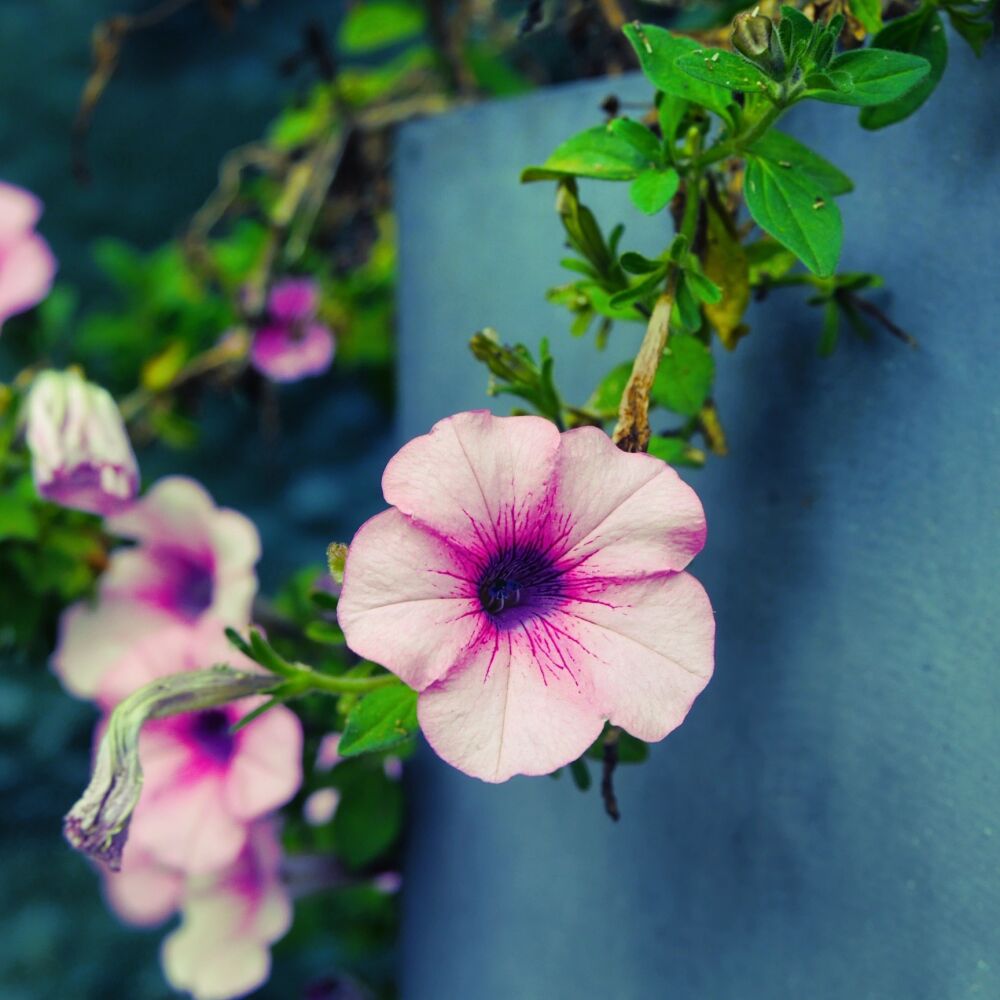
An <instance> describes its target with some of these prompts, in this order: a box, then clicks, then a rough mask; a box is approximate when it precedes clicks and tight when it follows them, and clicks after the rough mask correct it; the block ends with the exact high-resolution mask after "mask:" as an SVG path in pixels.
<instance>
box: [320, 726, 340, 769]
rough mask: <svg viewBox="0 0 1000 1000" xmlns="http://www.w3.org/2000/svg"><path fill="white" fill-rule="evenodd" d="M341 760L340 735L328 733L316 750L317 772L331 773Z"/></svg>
mask: <svg viewBox="0 0 1000 1000" xmlns="http://www.w3.org/2000/svg"><path fill="white" fill-rule="evenodd" d="M341 760H342V758H341V756H340V733H327V734H326V736H324V737H323V738H322V739H321V740H320V741H319V746H318V747H317V748H316V770H317V771H331V770H333V768H335V767H336V766H337V765H338V764H339V763H340V761H341Z"/></svg>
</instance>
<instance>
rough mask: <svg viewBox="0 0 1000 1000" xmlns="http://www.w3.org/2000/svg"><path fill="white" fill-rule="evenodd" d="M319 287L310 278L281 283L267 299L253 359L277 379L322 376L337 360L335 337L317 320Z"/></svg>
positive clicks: (257, 333)
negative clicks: (264, 316) (334, 354)
mask: <svg viewBox="0 0 1000 1000" xmlns="http://www.w3.org/2000/svg"><path fill="white" fill-rule="evenodd" d="M318 305H319V288H318V286H317V284H316V282H315V281H313V280H312V279H310V278H289V279H286V280H285V281H280V282H278V283H277V284H276V285H275V286H274V288H273V289H272V290H271V294H270V296H269V297H268V302H267V318H266V319H265V321H264V323H263V324H262V325H261V327H260V328H259V329H258V330H257V331H256V332H255V333H254V337H253V343H252V344H251V345H250V361H251V363H252V364H253V366H254V368H256V369H257V371H259V372H260V373H261V374H262V375H266V376H267V377H268V378H270V379H273V380H274V381H275V382H297V381H298V380H299V379H302V378H306V377H307V376H309V375H320V374H322V373H323V372H325V371H326V370H327V368H329V367H330V364H331V363H332V361H333V352H334V338H333V333H332V331H331V330H330V329H329V327H326V326H324V325H323V324H322V323H320V322H318V321H317V320H316V310H317V307H318Z"/></svg>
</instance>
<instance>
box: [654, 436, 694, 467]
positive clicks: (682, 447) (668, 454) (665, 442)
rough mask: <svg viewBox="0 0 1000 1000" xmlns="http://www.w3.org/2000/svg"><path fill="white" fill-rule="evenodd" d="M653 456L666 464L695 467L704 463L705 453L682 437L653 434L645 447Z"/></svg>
mask: <svg viewBox="0 0 1000 1000" xmlns="http://www.w3.org/2000/svg"><path fill="white" fill-rule="evenodd" d="M646 450H647V451H648V452H649V454H650V455H652V456H653V458H658V459H660V460H661V461H663V462H666V463H667V464H668V465H683V466H686V467H687V468H692V469H697V468H701V466H703V465H704V464H705V453H704V452H703V451H701V450H700V449H698V448H692V447H691V445H690V444H689V443H688V442H687V441H685V440H684V438H682V437H661V436H660V435H658V434H653V435H652V436H651V437H650V439H649V446H648V448H647V449H646Z"/></svg>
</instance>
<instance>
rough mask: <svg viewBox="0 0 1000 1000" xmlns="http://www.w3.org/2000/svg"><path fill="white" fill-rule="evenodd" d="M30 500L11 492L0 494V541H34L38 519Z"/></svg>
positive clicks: (36, 534)
mask: <svg viewBox="0 0 1000 1000" xmlns="http://www.w3.org/2000/svg"><path fill="white" fill-rule="evenodd" d="M32 506H33V505H32V503H31V500H30V499H28V498H25V497H21V496H18V495H17V494H16V493H15V492H14V491H13V490H11V491H9V492H5V493H0V541H12V540H14V539H18V540H19V541H23V542H31V541H34V540H35V539H36V538H37V537H38V529H39V525H38V517H37V515H36V514H35V512H34V510H33V509H32Z"/></svg>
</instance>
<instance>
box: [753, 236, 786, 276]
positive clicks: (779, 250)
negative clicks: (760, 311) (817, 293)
mask: <svg viewBox="0 0 1000 1000" xmlns="http://www.w3.org/2000/svg"><path fill="white" fill-rule="evenodd" d="M746 252H747V264H748V265H749V268H750V285H751V287H755V286H757V285H763V284H766V283H767V281H768V279H774V278H780V277H782V276H784V275H786V274H788V272H789V271H790V270H791V269H792V268H793V267H795V264H796V261H797V258H796V256H795V254H793V253H792V251H791V250H789V249H787V248H786V247H783V246H782V245H781V244H780V243H779V242H778V241H777V240H773V239H771V237H770V236H765V237H764V238H763V239H760V240H755V241H754V242H753V243H748V244H747V246H746Z"/></svg>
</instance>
